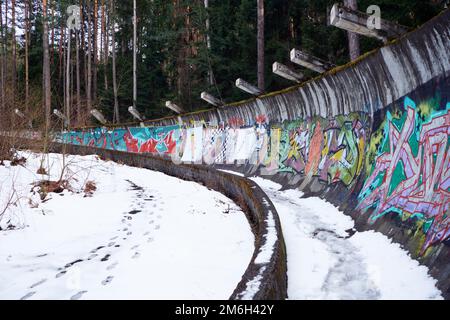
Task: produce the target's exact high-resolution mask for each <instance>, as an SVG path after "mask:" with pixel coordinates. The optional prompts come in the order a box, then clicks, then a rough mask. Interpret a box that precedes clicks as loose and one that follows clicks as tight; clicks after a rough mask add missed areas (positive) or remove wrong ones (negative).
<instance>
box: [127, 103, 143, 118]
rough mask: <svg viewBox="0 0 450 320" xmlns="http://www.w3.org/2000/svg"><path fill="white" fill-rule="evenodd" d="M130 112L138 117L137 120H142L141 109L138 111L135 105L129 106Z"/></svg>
mask: <svg viewBox="0 0 450 320" xmlns="http://www.w3.org/2000/svg"><path fill="white" fill-rule="evenodd" d="M128 112H129V113H131V114H132V115H133V117H134V118H136V119H137V120H139V121H142V117H141V114H140V113H139V111H137V109H136V108H135V107H133V106H130V107H128Z"/></svg>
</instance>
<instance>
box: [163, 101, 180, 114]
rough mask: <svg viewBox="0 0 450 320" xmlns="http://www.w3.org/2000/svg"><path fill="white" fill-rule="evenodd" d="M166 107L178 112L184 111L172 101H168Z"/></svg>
mask: <svg viewBox="0 0 450 320" xmlns="http://www.w3.org/2000/svg"><path fill="white" fill-rule="evenodd" d="M166 108H168V109H170V110H172V111H174V112H176V113H178V114H180V113H183V112H184V110H183V109H182V108H181V107H179V106H177V105H176V104H175V103H173V102H172V101H166Z"/></svg>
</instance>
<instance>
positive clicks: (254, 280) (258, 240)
mask: <svg viewBox="0 0 450 320" xmlns="http://www.w3.org/2000/svg"><path fill="white" fill-rule="evenodd" d="M51 148H52V151H54V152H65V153H69V154H77V155H89V154H96V155H99V156H100V157H102V158H104V159H108V160H112V161H116V162H120V163H124V164H127V165H130V166H135V167H140V168H146V169H151V170H155V171H159V172H162V173H165V174H167V175H170V176H174V177H177V178H180V179H183V180H189V181H195V182H197V183H200V184H202V185H204V186H206V187H208V188H211V189H213V190H216V191H218V192H221V193H222V194H224V195H225V196H227V197H228V198H230V199H232V200H233V201H234V202H235V203H236V204H237V205H239V206H240V207H241V208H242V210H243V211H244V212H245V214H246V216H247V220H248V222H249V224H250V226H251V229H252V232H253V234H254V236H255V250H254V253H253V256H252V259H251V261H250V263H249V265H248V267H247V269H246V271H245V273H244V275H243V276H242V279H241V281H240V282H239V283H238V284H237V286H236V288H235V290H234V292H233V294H232V295H231V297H230V299H232V300H242V299H245V300H250V299H251V300H280V299H286V298H287V260H286V246H285V243H284V238H283V234H282V232H281V226H280V219H279V217H278V214H277V211H276V209H275V207H274V205H273V204H272V202H271V200H270V199H269V197H268V196H267V195H266V194H265V193H264V192H263V191H262V189H261V188H260V187H259V186H258V185H257V184H256V183H255V182H253V181H251V180H249V179H247V178H244V177H239V176H236V175H233V174H229V173H225V172H221V171H218V170H215V169H213V168H208V167H204V166H195V165H179V166H174V165H173V163H172V162H171V161H170V160H168V159H163V158H161V157H155V156H152V155H148V154H139V155H136V154H134V153H129V152H120V151H116V150H107V149H100V148H95V147H86V146H75V145H61V144H54V145H52V147H51Z"/></svg>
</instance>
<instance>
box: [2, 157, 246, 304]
mask: <svg viewBox="0 0 450 320" xmlns="http://www.w3.org/2000/svg"><path fill="white" fill-rule="evenodd" d="M21 154H22V155H24V156H25V157H26V158H27V159H28V161H27V163H26V164H25V166H24V167H22V166H15V167H12V166H10V164H9V163H8V162H7V163H6V166H0V213H1V210H2V209H1V208H3V205H4V203H5V202H6V201H7V199H9V197H10V195H11V190H16V191H17V194H18V195H19V196H20V200H19V201H18V203H17V204H18V206H13V207H11V208H9V210H8V211H7V213H6V214H5V216H4V218H3V219H2V221H1V222H0V226H1V227H2V228H3V229H5V228H6V227H7V226H8V225H11V224H12V225H16V226H18V227H19V228H17V229H14V230H2V231H0V299H227V298H228V297H229V296H230V295H231V293H232V292H233V290H234V288H235V286H236V285H237V284H238V282H239V281H240V280H241V276H242V274H243V273H244V272H245V270H246V268H247V266H248V263H249V262H250V260H251V257H252V254H253V250H254V237H253V234H252V232H251V230H250V227H249V224H248V222H247V220H246V217H245V215H244V213H243V212H242V211H241V210H240V208H239V207H238V206H237V205H236V204H235V203H234V202H232V201H231V200H230V199H228V198H226V197H225V196H224V195H222V194H220V193H218V192H215V191H211V190H208V189H207V188H205V187H204V186H201V185H199V184H197V183H194V182H187V181H182V180H179V179H176V178H173V177H169V176H167V175H164V174H162V173H158V172H154V171H150V170H145V169H139V168H133V167H128V166H124V165H120V164H116V163H113V162H105V161H102V160H99V159H98V158H97V157H96V156H86V157H80V156H67V158H66V160H65V161H66V164H67V163H69V165H68V170H67V171H66V172H65V177H69V182H70V185H71V187H72V188H73V192H69V191H64V192H63V193H61V194H56V193H51V194H49V195H48V196H47V198H46V200H44V201H43V202H41V200H40V198H39V195H38V194H34V195H33V194H32V193H31V192H30V190H31V185H30V184H31V183H32V182H35V181H38V180H40V179H43V178H46V179H48V177H47V176H42V175H38V174H36V171H37V169H38V167H39V164H40V160H41V155H39V154H33V153H27V152H22V153H21ZM44 163H45V166H47V167H50V168H51V170H50V175H51V179H52V180H57V179H58V177H59V175H60V173H61V166H62V156H61V155H57V154H50V156H49V157H48V158H47V159H45V162H44ZM87 181H94V182H95V184H96V187H97V190H96V191H95V192H94V193H93V195H92V197H85V193H84V192H83V189H84V186H85V185H86V182H87ZM12 182H14V188H13V186H12ZM36 205H38V206H37V207H36V208H31V207H35V206H36Z"/></svg>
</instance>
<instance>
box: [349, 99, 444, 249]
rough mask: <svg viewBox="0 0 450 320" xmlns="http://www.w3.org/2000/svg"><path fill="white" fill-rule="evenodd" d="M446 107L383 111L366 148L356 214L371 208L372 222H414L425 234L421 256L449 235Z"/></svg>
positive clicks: (408, 103)
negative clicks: (393, 216) (386, 217)
mask: <svg viewBox="0 0 450 320" xmlns="http://www.w3.org/2000/svg"><path fill="white" fill-rule="evenodd" d="M449 133H450V103H447V104H446V106H445V108H444V109H442V108H439V106H438V103H436V101H433V100H432V101H427V102H425V103H422V104H419V105H416V103H415V102H414V101H412V100H411V99H409V98H405V100H404V109H403V110H396V111H394V112H390V111H387V112H386V119H385V120H384V123H383V124H382V125H381V126H380V128H379V129H378V130H377V131H376V132H374V133H373V135H372V137H371V140H370V144H369V146H368V155H367V159H366V166H367V168H368V172H367V176H368V178H367V180H366V181H365V184H364V187H363V188H362V190H361V193H360V194H359V201H360V202H359V205H358V207H359V208H360V209H369V208H372V209H373V212H372V214H371V220H372V221H375V220H377V219H379V218H380V217H382V216H384V215H386V214H391V213H394V214H397V215H399V216H400V217H401V219H402V220H403V221H406V220H409V219H413V221H416V223H417V224H418V226H419V227H420V230H422V232H423V234H424V239H423V246H422V253H423V252H424V251H425V250H426V249H427V248H428V247H430V246H431V245H433V244H435V243H438V242H442V241H445V240H446V239H447V238H448V237H449V236H450V218H449V206H450V163H449V154H448V147H449V141H450V140H449Z"/></svg>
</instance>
